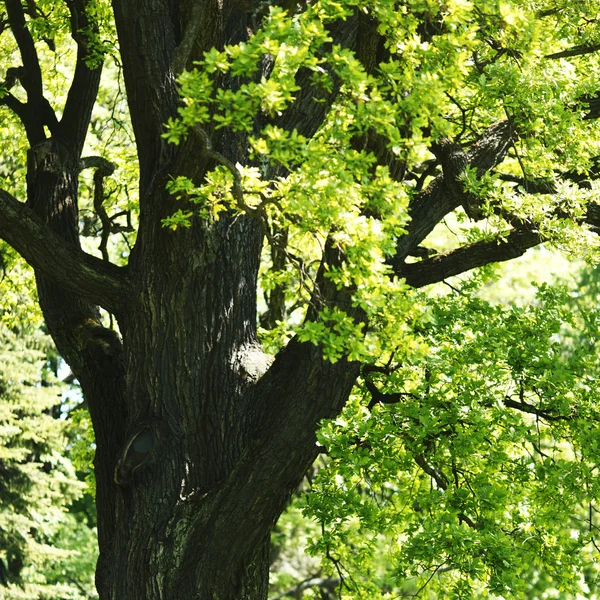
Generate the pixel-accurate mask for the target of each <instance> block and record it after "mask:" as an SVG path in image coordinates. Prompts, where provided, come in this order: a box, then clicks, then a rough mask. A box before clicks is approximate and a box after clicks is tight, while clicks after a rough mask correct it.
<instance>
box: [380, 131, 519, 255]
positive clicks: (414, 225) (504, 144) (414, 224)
mask: <svg viewBox="0 0 600 600" xmlns="http://www.w3.org/2000/svg"><path fill="white" fill-rule="evenodd" d="M512 137H513V129H512V124H511V123H510V122H509V121H501V122H499V123H496V124H494V125H492V126H491V127H489V128H488V129H487V130H486V131H485V132H484V133H483V134H482V135H481V136H480V138H479V139H478V140H477V142H475V143H474V144H473V146H472V147H471V148H470V149H469V150H468V151H467V152H465V153H464V155H465V164H464V165H463V170H464V168H466V167H467V166H470V167H472V168H474V169H476V171H477V175H478V177H481V176H482V175H484V174H485V173H486V172H488V171H489V170H491V169H493V168H494V167H495V166H496V165H498V164H500V163H501V162H502V161H503V160H504V157H505V156H506V152H507V151H508V148H509V147H510V145H511V144H512ZM460 175H461V173H454V172H452V173H451V174H443V175H439V176H438V177H436V178H435V179H434V181H433V182H432V183H431V184H430V185H429V186H428V187H427V189H425V190H424V191H423V192H421V193H420V194H417V195H416V196H415V197H414V198H413V199H412V201H411V203H410V208H409V212H410V216H411V221H410V223H409V225H408V232H407V234H406V235H404V236H402V237H401V238H400V239H399V240H398V244H397V247H396V256H395V257H394V258H393V259H391V261H390V262H391V263H392V264H393V265H399V264H400V263H402V262H403V261H404V259H405V258H406V257H407V256H408V255H409V254H410V253H411V252H412V251H413V250H414V249H415V248H416V247H417V246H419V244H420V243H421V242H422V241H423V240H424V239H425V238H426V237H427V236H428V235H429V234H430V233H431V231H433V228H434V227H435V226H436V225H437V224H438V223H439V222H440V221H441V220H442V219H443V218H444V217H445V216H446V215H447V214H448V213H450V212H452V211H453V210H454V209H456V208H457V207H458V206H459V205H460V204H461V203H462V202H463V201H466V199H465V198H464V197H463V198H461V195H460V194H459V193H457V192H456V186H455V184H454V182H455V181H456V180H457V179H458V178H459V177H460ZM448 176H450V177H451V178H452V180H453V181H450V182H449V181H448V180H447V177H448Z"/></svg>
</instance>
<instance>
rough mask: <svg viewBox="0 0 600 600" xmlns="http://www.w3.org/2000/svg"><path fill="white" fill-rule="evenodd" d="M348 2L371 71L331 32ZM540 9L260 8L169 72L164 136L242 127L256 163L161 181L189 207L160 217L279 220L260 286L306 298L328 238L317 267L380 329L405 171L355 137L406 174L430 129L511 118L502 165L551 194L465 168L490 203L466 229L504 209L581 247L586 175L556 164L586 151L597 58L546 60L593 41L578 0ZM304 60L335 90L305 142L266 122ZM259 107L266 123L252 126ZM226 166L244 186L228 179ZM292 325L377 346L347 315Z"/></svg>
mask: <svg viewBox="0 0 600 600" xmlns="http://www.w3.org/2000/svg"><path fill="white" fill-rule="evenodd" d="M356 7H358V8H359V10H361V11H363V12H364V13H365V15H368V17H370V18H372V19H374V22H377V23H378V24H379V25H378V31H379V33H380V34H381V35H382V36H384V37H385V39H386V46H387V50H388V52H389V56H388V57H387V58H386V60H384V61H383V62H381V63H379V64H378V65H376V66H375V67H374V68H373V69H371V70H370V71H369V72H367V70H366V68H365V67H364V66H363V65H362V63H361V62H360V61H359V60H358V59H357V58H356V56H354V54H353V53H352V52H351V51H350V50H348V49H347V48H344V47H342V46H340V45H336V44H332V43H331V41H332V39H331V34H330V29H329V28H330V27H331V26H332V24H333V23H335V21H336V20H339V19H345V18H347V17H348V16H349V15H350V14H351V12H352V11H353V10H355V8H356ZM543 8H544V7H543V6H542V5H540V3H538V2H533V1H524V0H519V1H516V0H513V1H503V2H498V1H497V0H482V1H478V2H469V1H467V0H460V1H445V2H441V1H427V2H425V1H423V0H411V1H409V2H403V3H401V4H400V5H397V4H396V3H394V2H387V1H383V2H382V1H377V2H364V3H357V2H354V1H345V2H336V3H334V2H329V1H326V0H322V1H319V2H316V3H313V4H311V5H310V6H309V7H307V8H306V10H303V11H302V12H299V13H297V14H295V15H290V14H288V13H286V12H285V11H283V10H281V9H280V8H277V7H271V8H270V12H269V14H268V16H267V17H266V18H265V20H264V22H263V24H262V26H261V28H260V29H259V30H258V31H257V32H256V33H255V34H254V35H253V36H251V37H250V39H249V40H248V41H247V42H245V43H242V44H239V45H236V46H227V47H225V48H224V49H223V50H222V51H218V50H216V49H213V50H211V51H210V52H207V53H206V54H205V56H204V60H203V61H201V62H199V63H198V64H197V68H196V69H194V70H193V71H191V72H184V73H183V74H182V75H181V76H180V79H179V82H180V84H181V94H182V98H183V101H184V106H183V107H182V108H181V109H180V119H179V120H171V121H170V122H169V123H168V128H167V132H166V133H165V137H166V138H167V139H168V140H169V141H171V142H174V143H179V141H180V140H181V139H182V138H183V137H185V136H186V135H198V134H199V135H202V136H204V137H205V138H206V139H208V140H209V139H210V135H209V132H214V133H215V135H218V133H217V132H218V130H220V129H222V128H231V129H233V130H238V131H245V132H247V133H248V135H249V144H250V148H251V151H252V154H251V158H252V160H253V161H254V163H253V164H254V165H255V166H242V165H239V164H238V165H235V166H233V165H228V164H225V163H223V162H222V161H221V162H222V164H220V165H219V166H218V167H217V168H216V170H215V171H214V172H213V173H212V174H210V175H209V176H208V178H207V180H206V182H204V183H203V184H202V185H200V186H197V185H195V184H193V183H192V182H191V181H188V180H186V179H185V178H178V179H177V180H175V181H173V182H172V183H171V184H170V187H169V189H170V190H171V191H172V192H173V193H174V194H175V195H177V196H178V197H180V198H182V199H184V200H187V201H190V200H191V201H192V202H194V203H196V204H197V205H199V208H198V209H196V211H195V212H194V213H193V212H192V211H191V210H189V207H190V205H189V204H186V208H185V209H181V210H179V211H178V212H177V213H176V214H175V215H173V216H172V217H169V218H167V219H166V220H165V222H164V224H165V226H168V227H171V228H173V229H176V228H177V227H180V226H186V225H188V224H189V222H190V220H191V219H192V218H194V217H193V214H196V215H197V217H199V218H203V219H211V218H218V215H219V213H221V212H222V211H224V210H238V211H242V212H248V213H250V214H254V215H257V216H260V218H262V219H263V220H264V221H265V227H266V230H267V233H269V231H271V232H272V231H275V230H283V229H285V230H287V231H288V232H289V239H290V242H289V247H288V252H289V254H290V255H291V256H292V257H294V258H293V260H290V261H289V265H288V267H287V269H288V270H287V272H285V273H284V272H265V274H264V282H263V288H264V289H265V290H269V289H272V288H273V287H274V286H278V285H279V286H281V285H283V286H284V287H285V286H286V285H290V284H291V285H292V286H293V287H294V288H296V289H294V295H295V297H296V298H297V297H298V294H300V295H301V296H302V297H303V300H302V304H303V305H304V306H306V304H307V303H308V300H309V298H308V295H307V294H306V293H304V292H303V290H302V284H301V283H300V284H299V285H298V280H299V279H303V278H310V277H312V276H313V275H314V272H313V271H311V268H310V266H308V265H311V264H317V263H316V261H317V260H318V258H319V256H320V254H321V250H322V248H323V246H324V242H325V239H326V238H327V236H330V238H329V239H330V241H331V240H333V241H334V242H335V243H336V245H337V246H338V248H340V249H342V250H343V251H344V252H345V253H346V256H347V260H346V261H344V263H343V266H340V267H339V268H338V269H337V270H335V271H331V272H330V273H329V274H328V276H329V277H330V278H331V279H332V280H333V281H334V282H335V283H336V285H338V286H340V287H341V286H344V287H349V288H352V289H354V290H355V291H354V300H355V303H356V304H357V305H359V306H360V307H361V308H362V309H363V310H364V311H365V313H366V317H368V318H369V319H370V320H378V321H379V322H380V323H381V326H382V327H389V326H390V324H395V323H397V322H398V321H399V320H402V319H403V316H402V315H403V311H399V310H398V308H399V307H398V300H394V297H395V296H397V295H398V293H399V292H401V286H399V285H398V284H396V283H395V282H393V281H392V283H390V277H389V269H388V267H386V265H385V259H386V257H388V256H389V255H390V254H392V253H393V251H394V248H395V240H396V239H397V237H398V236H400V235H402V232H403V231H404V227H405V226H406V223H407V220H408V215H407V206H408V201H409V199H410V197H411V194H412V190H413V187H414V183H412V182H410V181H408V182H403V183H401V182H399V181H398V180H397V179H394V178H392V177H391V176H390V173H389V169H388V167H385V166H381V165H377V166H375V157H374V155H373V154H372V153H371V152H369V151H367V150H365V149H361V148H360V147H358V146H357V140H360V139H363V138H362V137H361V136H366V135H370V136H373V135H380V136H381V137H382V139H385V140H386V145H387V149H388V152H389V153H390V156H391V157H392V158H394V159H395V160H397V161H402V162H403V163H404V165H405V169H406V170H407V171H410V170H413V169H414V170H415V171H417V172H420V170H423V169H424V168H425V166H426V165H424V161H426V160H428V159H429V158H430V157H431V155H430V154H429V152H428V150H427V148H428V146H429V145H430V144H431V142H432V141H434V140H436V139H438V138H440V137H442V136H449V137H452V138H453V139H455V140H457V141H467V140H472V139H473V137H474V135H476V134H477V132H481V131H482V130H483V129H484V128H485V127H487V126H489V125H490V124H492V123H494V122H496V121H499V120H502V119H506V118H511V119H512V120H513V123H514V126H515V129H516V130H517V132H518V137H519V140H518V141H517V142H516V144H515V146H514V149H513V152H512V156H511V157H509V158H507V160H505V161H504V163H503V165H502V170H503V171H504V174H506V175H513V176H521V177H524V178H525V179H526V180H528V179H532V180H533V179H535V178H541V177H543V178H545V179H547V180H550V181H554V182H555V184H556V186H557V188H558V191H557V193H555V194H546V195H543V194H538V195H527V194H523V193H522V190H521V189H519V187H518V186H517V185H516V184H515V183H513V182H509V181H506V180H503V179H501V178H500V177H499V173H495V174H489V175H486V176H485V177H484V178H483V179H481V180H478V179H477V176H476V173H475V172H474V171H472V170H467V172H466V174H465V175H464V177H463V183H464V186H465V188H466V189H467V190H469V191H471V192H472V193H474V194H476V195H478V196H479V197H481V198H484V199H485V202H486V204H485V205H484V210H485V206H489V205H490V203H494V204H495V207H496V209H495V211H494V214H492V213H491V212H490V214H489V219H488V220H487V221H486V224H485V226H483V227H480V226H470V227H469V228H468V230H466V231H465V239H466V240H468V241H476V240H481V239H499V240H500V239H502V236H503V235H504V234H505V233H506V230H507V225H506V222H505V221H503V219H502V217H501V210H499V209H498V207H501V208H502V209H504V210H507V211H510V212H511V214H512V215H514V216H515V217H517V218H522V219H531V220H533V221H534V222H536V224H537V226H538V228H539V231H540V232H541V233H542V234H543V235H544V236H546V237H547V238H549V239H552V240H554V242H555V243H556V244H559V245H562V246H565V247H569V248H570V249H571V250H577V251H579V252H580V253H581V254H582V255H587V256H591V255H592V254H593V253H594V252H595V247H596V237H595V236H590V235H587V234H586V233H585V232H584V230H582V228H581V227H579V226H576V225H574V224H573V221H571V220H569V219H567V218H565V217H572V218H573V219H575V220H576V219H577V218H579V217H581V215H582V214H584V212H585V206H586V203H587V202H588V200H589V199H591V198H595V197H596V195H597V192H598V188H597V184H596V183H595V182H591V183H590V185H589V186H588V187H585V188H582V187H581V186H576V185H574V184H570V183H565V182H564V181H558V180H557V179H556V173H557V172H560V171H562V172H564V171H573V172H576V173H585V171H586V169H587V168H589V166H590V164H591V163H590V160H591V158H592V157H593V156H595V155H596V154H597V153H598V150H599V142H598V139H599V137H598V125H597V123H596V121H595V120H582V116H583V114H584V113H583V111H584V110H585V108H584V98H585V97H586V95H588V94H590V93H591V92H592V91H593V90H595V89H596V88H597V85H598V80H599V78H600V65H599V63H598V59H597V56H596V55H595V54H589V55H583V56H578V57H577V58H576V59H571V60H567V59H560V60H558V59H556V60H550V59H545V58H544V57H545V56H546V55H547V54H550V53H552V52H557V51H558V50H561V49H563V48H568V47H571V46H573V45H577V44H583V43H587V42H588V41H589V40H593V39H596V38H597V36H598V35H600V32H598V31H597V30H598V25H597V21H595V20H594V19H593V18H592V17H591V16H589V18H588V17H586V18H584V17H583V16H582V15H583V14H585V11H584V8H585V7H583V8H582V7H579V6H577V7H576V8H575V7H574V5H573V3H569V4H568V5H566V7H565V8H564V9H563V8H560V7H557V8H556V10H553V11H549V14H546V15H545V16H544V17H540V16H539V12H540V10H542V9H543ZM589 10H590V11H591V13H592V14H595V13H594V11H593V10H592V9H589ZM596 12H597V11H596ZM267 59H269V60H271V59H272V60H274V62H273V66H272V71H271V72H270V73H269V76H268V79H267V78H266V77H265V75H264V74H261V73H262V72H261V64H262V63H264V62H265V60H267ZM261 61H262V63H261ZM306 72H308V73H310V77H309V79H308V80H304V81H305V85H313V86H314V88H313V93H314V94H315V96H316V101H317V102H318V101H321V102H323V103H328V102H329V100H328V98H329V97H330V96H329V94H330V93H331V91H332V90H333V89H339V93H338V94H337V95H336V97H335V102H334V103H333V105H331V106H330V107H329V110H328V114H327V117H326V119H325V122H324V124H323V125H322V126H321V128H320V129H319V131H318V132H317V133H316V135H314V136H312V137H311V138H310V139H307V138H305V137H303V136H302V135H300V134H299V133H298V132H297V131H296V130H291V131H289V130H285V129H283V128H281V127H280V126H278V125H277V122H278V118H279V117H281V116H282V115H284V114H285V113H286V111H287V110H290V107H291V106H293V102H294V99H295V97H296V96H297V94H298V92H299V87H298V84H297V79H298V77H299V74H300V73H306ZM223 73H232V74H235V75H236V76H237V77H239V81H240V84H239V86H238V87H237V88H236V89H222V88H220V87H219V76H220V75H221V74H223ZM257 115H258V116H259V121H258V122H259V123H263V125H261V126H260V129H259V130H257V125H256V123H257V121H256V118H257ZM234 175H235V176H236V177H239V179H240V181H241V187H242V191H243V199H241V198H240V197H239V195H236V193H235V191H234V188H235V184H234ZM192 206H193V205H192ZM271 242H272V243H273V239H271ZM298 288H300V289H298ZM390 307H391V308H390ZM298 320H299V319H298ZM294 322H295V323H296V325H295V326H294V327H293V328H292V329H293V330H294V331H296V332H300V335H301V336H302V338H303V339H306V340H311V341H314V342H315V343H317V342H319V341H321V342H323V344H324V346H325V347H326V348H331V351H329V352H327V356H328V357H329V358H331V359H332V360H336V359H338V358H339V357H340V356H341V354H344V353H345V354H349V355H350V356H351V357H353V358H359V357H362V358H365V357H368V356H371V357H373V358H377V357H378V356H379V355H380V352H381V350H382V344H381V343H380V342H379V340H377V341H375V342H373V340H370V341H369V342H368V343H367V344H362V343H352V344H350V343H349V342H348V341H347V340H348V339H349V337H354V336H350V331H351V328H349V327H344V326H343V327H342V329H343V330H344V332H342V331H341V330H340V327H339V322H340V321H339V319H334V322H335V323H336V325H334V326H331V320H330V319H329V318H328V316H326V315H322V319H321V324H320V326H319V327H318V328H317V326H316V325H315V324H314V323H313V324H312V325H304V326H300V325H298V323H297V321H294ZM386 324H387V325H386ZM288 331H289V330H288ZM373 343H374V344H375V345H374V346H373V345H372V344H373ZM389 349H390V347H388V350H389ZM383 350H385V348H383Z"/></svg>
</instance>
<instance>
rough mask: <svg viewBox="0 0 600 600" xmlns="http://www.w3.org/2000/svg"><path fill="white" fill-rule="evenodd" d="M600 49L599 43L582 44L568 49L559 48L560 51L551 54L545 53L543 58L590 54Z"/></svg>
mask: <svg viewBox="0 0 600 600" xmlns="http://www.w3.org/2000/svg"><path fill="white" fill-rule="evenodd" d="M598 50H600V44H591V45H589V44H583V45H581V46H573V48H569V49H568V50H561V51H560V52H554V53H553V54H546V56H544V58H550V59H556V58H569V57H571V56H583V55H584V54H592V53H593V52H598Z"/></svg>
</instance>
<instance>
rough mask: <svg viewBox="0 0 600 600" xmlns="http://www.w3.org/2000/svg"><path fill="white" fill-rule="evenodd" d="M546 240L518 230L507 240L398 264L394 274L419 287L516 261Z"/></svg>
mask: <svg viewBox="0 0 600 600" xmlns="http://www.w3.org/2000/svg"><path fill="white" fill-rule="evenodd" d="M542 241H543V240H542V237H541V236H540V234H539V233H537V232H535V231H530V230H526V229H514V230H512V231H511V232H510V233H509V234H508V235H507V236H506V237H505V238H504V239H503V240H494V241H491V242H475V243H473V244H469V245H468V246H463V247H461V248H458V249H456V250H452V251H451V252H446V253H445V254H438V255H436V256H434V257H433V258H430V259H427V260H423V261H420V262H416V263H410V264H402V265H398V266H397V267H396V268H395V269H394V271H395V273H396V274H397V275H398V276H400V277H405V278H406V283H408V284H409V285H411V286H412V287H415V288H419V287H423V286H425V285H429V284H431V283H437V282H439V281H443V280H444V279H446V278H448V277H452V276H453V275H459V274H460V273H464V272H466V271H470V270H471V269H475V268H477V267H482V266H484V265H487V264H489V263H491V262H503V261H506V260H512V259H513V258H517V257H519V256H522V255H523V254H525V251H526V250H528V249H529V248H532V247H533V246H537V245H538V244H541V243H542Z"/></svg>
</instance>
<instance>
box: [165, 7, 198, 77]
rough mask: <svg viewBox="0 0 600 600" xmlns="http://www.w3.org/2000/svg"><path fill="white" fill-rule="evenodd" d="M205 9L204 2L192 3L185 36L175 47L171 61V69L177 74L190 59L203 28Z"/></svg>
mask: <svg viewBox="0 0 600 600" xmlns="http://www.w3.org/2000/svg"><path fill="white" fill-rule="evenodd" d="M203 9H204V5H203V4H202V2H195V3H193V4H192V9H191V14H190V18H189V21H188V23H187V25H186V27H185V31H184V32H183V38H182V40H181V42H180V43H179V46H177V48H176V49H175V54H174V55H173V62H172V63H171V69H172V70H173V73H174V74H175V75H179V74H180V73H181V72H182V71H183V70H184V69H185V68H186V66H187V64H188V63H189V61H190V58H191V56H192V51H193V49H194V43H195V42H196V40H197V39H198V34H199V33H200V30H201V25H202V11H203Z"/></svg>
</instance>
